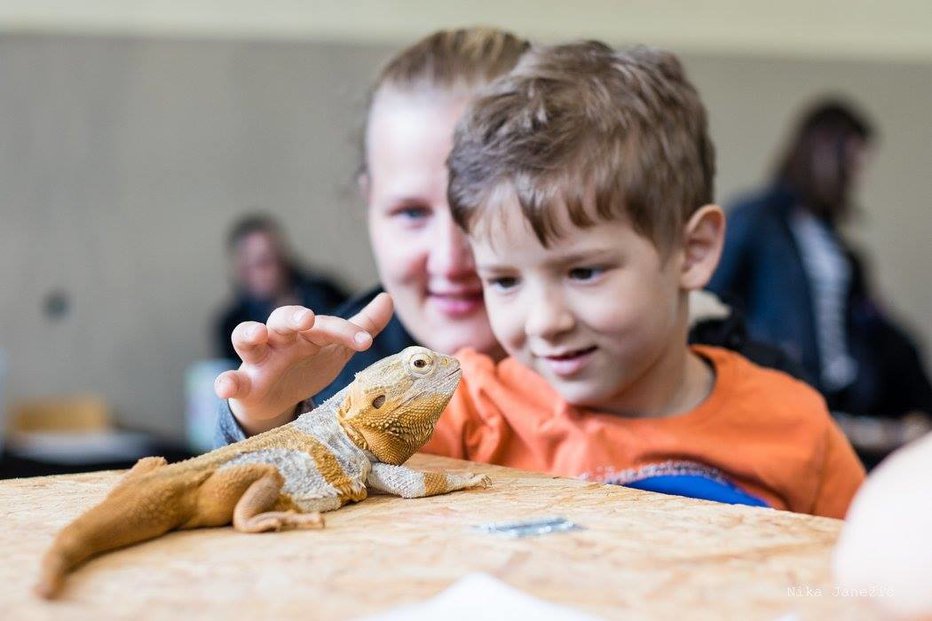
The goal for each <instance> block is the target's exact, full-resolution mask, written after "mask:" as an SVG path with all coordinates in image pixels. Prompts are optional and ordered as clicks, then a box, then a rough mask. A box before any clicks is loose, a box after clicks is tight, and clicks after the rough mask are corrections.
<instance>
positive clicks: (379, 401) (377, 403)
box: [372, 395, 385, 409]
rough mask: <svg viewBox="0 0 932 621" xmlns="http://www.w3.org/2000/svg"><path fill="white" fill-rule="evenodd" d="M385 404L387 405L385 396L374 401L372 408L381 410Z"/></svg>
mask: <svg viewBox="0 0 932 621" xmlns="http://www.w3.org/2000/svg"><path fill="white" fill-rule="evenodd" d="M384 404H385V395H379V396H378V397H376V398H375V399H373V400H372V407H374V408H375V409H379V408H380V407H382V406H383V405H384Z"/></svg>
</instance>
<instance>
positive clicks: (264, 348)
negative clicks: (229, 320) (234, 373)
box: [231, 321, 269, 364]
mask: <svg viewBox="0 0 932 621" xmlns="http://www.w3.org/2000/svg"><path fill="white" fill-rule="evenodd" d="M231 338H232V341H233V349H234V350H236V353H237V354H238V355H239V357H240V358H242V359H243V362H247V363H249V364H256V363H258V362H261V361H262V360H263V359H264V358H265V356H266V355H267V354H268V350H269V348H268V342H269V331H268V328H266V327H265V325H264V324H261V323H259V322H258V321H244V322H243V323H241V324H239V325H238V326H236V327H235V328H234V329H233V335H232V337H231Z"/></svg>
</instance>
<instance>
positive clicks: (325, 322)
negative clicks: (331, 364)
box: [301, 315, 372, 351]
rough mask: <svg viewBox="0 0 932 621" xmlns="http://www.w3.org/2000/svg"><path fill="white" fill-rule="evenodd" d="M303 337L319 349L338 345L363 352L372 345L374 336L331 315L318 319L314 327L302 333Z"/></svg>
mask: <svg viewBox="0 0 932 621" xmlns="http://www.w3.org/2000/svg"><path fill="white" fill-rule="evenodd" d="M301 336H302V337H304V338H305V339H307V340H308V341H309V342H311V343H313V344H315V345H317V346H318V347H324V346H327V345H334V344H336V345H343V346H344V347H347V348H349V349H352V350H354V351H363V350H364V349H368V348H369V346H370V345H372V335H371V334H369V333H368V332H367V331H365V330H360V329H359V326H357V325H356V324H353V323H351V322H349V321H347V320H346V319H342V318H340V317H331V316H329V315H319V316H318V317H316V318H315V321H314V326H313V327H312V328H311V329H310V330H305V331H303V332H301Z"/></svg>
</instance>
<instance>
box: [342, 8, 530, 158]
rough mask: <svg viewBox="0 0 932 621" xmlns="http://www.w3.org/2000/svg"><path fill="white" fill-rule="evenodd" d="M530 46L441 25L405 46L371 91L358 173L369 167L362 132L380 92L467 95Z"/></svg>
mask: <svg viewBox="0 0 932 621" xmlns="http://www.w3.org/2000/svg"><path fill="white" fill-rule="evenodd" d="M530 47H531V44H530V42H529V41H527V40H525V39H521V38H519V37H517V36H515V35H513V34H511V33H510V32H505V31H503V30H499V29H497V28H489V27H475V28H459V29H456V30H440V31H438V32H435V33H433V34H431V35H428V36H426V37H424V38H423V39H421V40H420V41H417V42H416V43H414V44H413V45H409V46H408V47H406V48H404V49H403V50H401V51H400V52H398V53H397V54H395V56H393V57H392V58H391V59H389V61H388V62H387V63H386V64H385V66H384V67H382V70H381V71H380V72H379V74H378V76H377V77H376V80H375V83H374V84H373V86H372V90H371V91H370V93H369V99H368V103H367V105H366V126H364V127H363V141H364V143H363V152H362V161H361V165H360V170H359V172H360V173H365V172H366V169H367V164H366V154H365V135H366V130H367V125H368V121H369V115H370V114H371V112H372V104H373V102H374V101H375V98H376V96H377V95H378V93H379V92H380V91H382V90H385V89H393V90H395V91H398V92H402V93H419V92H424V91H427V92H429V91H437V92H450V93H454V94H459V93H460V92H462V93H463V94H468V93H469V92H471V91H472V90H474V89H476V88H478V87H480V86H482V85H484V84H486V83H488V82H491V81H492V80H494V79H495V78H497V77H498V76H500V75H503V74H505V73H508V71H510V70H511V69H512V67H514V66H515V65H516V64H517V63H518V60H519V59H520V58H521V56H522V55H523V54H524V52H525V51H527V50H528V49H529V48H530Z"/></svg>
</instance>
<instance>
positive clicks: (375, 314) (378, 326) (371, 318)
mask: <svg viewBox="0 0 932 621" xmlns="http://www.w3.org/2000/svg"><path fill="white" fill-rule="evenodd" d="M392 306H393V304H392V296H390V295H388V294H387V293H384V292H383V293H380V294H378V295H377V296H375V297H374V298H372V301H371V302H369V303H368V304H366V306H365V307H363V309H362V310H361V311H359V312H358V313H356V314H355V315H353V316H352V317H350V319H349V320H350V322H351V323H353V324H355V325H357V326H359V327H360V328H362V329H363V330H365V331H366V332H368V333H369V335H370V336H371V337H372V338H375V337H376V336H377V335H378V334H379V332H381V331H382V330H384V329H385V326H387V325H388V322H389V321H390V320H391V318H392Z"/></svg>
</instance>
